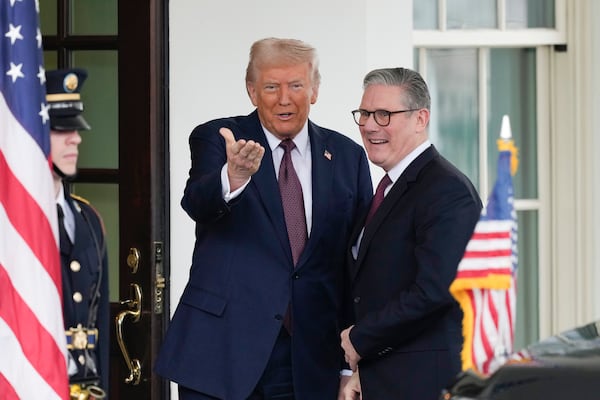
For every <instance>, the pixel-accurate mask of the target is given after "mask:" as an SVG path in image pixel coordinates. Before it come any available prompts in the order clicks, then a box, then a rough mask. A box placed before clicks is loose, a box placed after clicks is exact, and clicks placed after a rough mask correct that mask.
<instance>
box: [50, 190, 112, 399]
mask: <svg viewBox="0 0 600 400" xmlns="http://www.w3.org/2000/svg"><path fill="white" fill-rule="evenodd" d="M67 193H68V192H67V191H66V190H65V199H66V201H67V203H68V205H69V207H70V208H71V210H72V212H73V215H74V216H75V241H74V243H73V246H72V248H71V251H70V252H69V251H67V250H66V249H68V245H67V246H65V244H64V243H61V251H60V256H61V264H62V283H63V310H64V322H65V331H69V330H70V329H74V330H75V332H76V331H77V328H78V326H79V325H81V327H82V328H86V329H92V328H97V329H98V338H97V343H96V344H95V345H94V346H93V348H92V345H91V344H90V343H88V345H87V346H86V347H87V348H86V349H75V348H72V349H69V352H70V354H71V356H72V357H73V360H74V363H73V362H70V363H69V368H70V381H71V383H76V382H81V381H83V382H86V381H88V380H90V379H97V378H99V385H100V386H101V387H102V388H103V389H104V390H105V391H106V392H108V371H109V370H108V356H109V299H108V260H107V253H106V245H105V237H104V226H103V223H102V220H101V218H100V216H99V215H98V213H97V212H96V210H95V209H94V208H92V207H91V206H90V204H89V202H87V200H84V199H82V198H80V197H77V196H74V195H70V196H69V195H67ZM98 283H99V288H98ZM96 290H97V291H98V293H97V294H95V291H96ZM95 296H96V303H97V309H96V307H95V306H94V305H93V304H91V302H92V301H93V299H94V297H95ZM94 309H96V310H95V311H94ZM94 312H95V313H96V315H95V316H94V315H93V314H94ZM92 340H93V339H92V338H90V341H92ZM76 341H77V339H76V338H75V335H74V336H72V337H70V338H69V337H67V342H68V343H69V342H71V344H73V342H76ZM68 347H71V346H69V345H68ZM75 347H81V346H77V345H75ZM90 360H91V361H90ZM74 365H76V366H77V369H78V370H77V372H76V374H74V375H73V374H72V373H73V368H74ZM94 365H95V368H96V371H95V372H94Z"/></svg>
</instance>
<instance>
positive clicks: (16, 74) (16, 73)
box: [6, 62, 25, 83]
mask: <svg viewBox="0 0 600 400" xmlns="http://www.w3.org/2000/svg"><path fill="white" fill-rule="evenodd" d="M21 68H23V63H21V64H19V65H15V64H14V63H12V62H11V63H10V69H9V70H8V72H7V73H6V75H8V76H10V77H12V81H13V83H15V82H16V81H17V79H18V78H25V75H23V73H22V72H21Z"/></svg>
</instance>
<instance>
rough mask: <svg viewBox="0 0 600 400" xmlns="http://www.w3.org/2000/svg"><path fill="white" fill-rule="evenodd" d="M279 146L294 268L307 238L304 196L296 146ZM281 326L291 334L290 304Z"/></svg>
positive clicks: (281, 180) (280, 177)
mask: <svg viewBox="0 0 600 400" xmlns="http://www.w3.org/2000/svg"><path fill="white" fill-rule="evenodd" d="M279 146H281V148H282V149H283V158H282V159H281V164H280V165H279V191H280V192H281V201H282V204H283V214H284V217H285V226H286V227H287V232H288V239H289V241H290V247H291V249H292V259H293V261H294V268H295V267H296V264H297V263H298V259H299V258H300V254H302V250H303V249H304V245H305V244H306V240H307V231H306V217H305V214H304V196H302V185H300V180H299V179H298V175H297V174H296V170H294V164H293V163H292V149H293V148H294V147H296V145H295V144H294V142H292V141H291V140H289V139H287V140H284V141H282V142H281V143H280V144H279ZM283 326H284V327H285V329H286V330H287V331H288V333H289V334H290V335H291V334H292V309H291V304H288V309H287V311H286V313H285V315H284V317H283Z"/></svg>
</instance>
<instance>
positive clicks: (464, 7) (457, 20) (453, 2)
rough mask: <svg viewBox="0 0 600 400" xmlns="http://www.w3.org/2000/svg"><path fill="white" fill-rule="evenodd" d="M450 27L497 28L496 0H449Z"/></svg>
mask: <svg viewBox="0 0 600 400" xmlns="http://www.w3.org/2000/svg"><path fill="white" fill-rule="evenodd" d="M447 5H448V29H477V28H496V27H497V23H496V19H497V18H496V0H447Z"/></svg>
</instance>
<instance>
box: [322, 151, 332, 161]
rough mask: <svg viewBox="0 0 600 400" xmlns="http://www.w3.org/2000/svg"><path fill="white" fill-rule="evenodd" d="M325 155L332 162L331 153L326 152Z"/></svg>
mask: <svg viewBox="0 0 600 400" xmlns="http://www.w3.org/2000/svg"><path fill="white" fill-rule="evenodd" d="M323 155H324V156H325V158H326V159H328V160H329V161H331V153H330V152H329V151H327V150H325V153H323Z"/></svg>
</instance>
